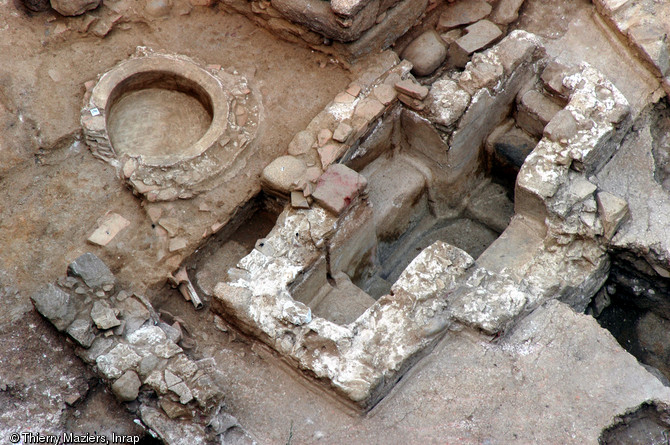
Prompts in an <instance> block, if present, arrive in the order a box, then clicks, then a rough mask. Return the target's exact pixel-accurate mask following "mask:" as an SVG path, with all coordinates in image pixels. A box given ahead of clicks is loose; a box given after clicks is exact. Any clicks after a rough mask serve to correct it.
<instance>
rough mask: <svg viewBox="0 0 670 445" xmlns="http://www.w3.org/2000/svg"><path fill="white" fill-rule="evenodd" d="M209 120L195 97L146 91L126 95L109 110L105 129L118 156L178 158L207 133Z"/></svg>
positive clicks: (174, 92) (178, 92)
mask: <svg viewBox="0 0 670 445" xmlns="http://www.w3.org/2000/svg"><path fill="white" fill-rule="evenodd" d="M211 121H212V119H211V117H210V116H209V114H208V113H207V110H205V108H204V107H203V106H202V104H201V103H200V102H199V101H198V100H197V99H196V98H194V97H192V96H189V95H188V94H185V93H182V92H180V91H175V90H165V89H162V88H147V89H144V90H138V91H131V92H129V93H127V94H125V95H124V96H123V97H121V99H120V100H119V101H118V102H117V103H116V104H115V105H114V106H113V107H112V111H111V113H110V116H109V118H108V122H107V127H108V131H109V137H110V139H111V142H112V146H113V147H114V149H115V150H116V152H117V153H119V154H129V155H148V156H165V155H178V154H179V152H180V150H183V149H185V148H186V147H189V146H190V145H193V144H194V143H195V142H197V141H198V139H200V138H201V137H202V135H203V134H205V132H206V131H207V128H208V127H209V124H210V122H211Z"/></svg>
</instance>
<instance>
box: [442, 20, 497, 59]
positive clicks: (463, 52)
mask: <svg viewBox="0 0 670 445" xmlns="http://www.w3.org/2000/svg"><path fill="white" fill-rule="evenodd" d="M465 31H466V34H465V35H464V36H463V37H461V38H460V39H458V40H456V41H455V42H454V43H453V44H452V45H451V46H450V47H449V57H450V58H451V59H450V60H451V62H452V63H453V64H454V65H455V66H457V67H460V68H462V67H464V66H465V65H466V64H467V63H468V61H469V60H470V55H471V54H472V53H474V52H476V51H479V50H482V49H484V48H486V47H487V46H489V45H490V44H491V43H493V42H495V41H496V40H497V39H498V38H499V37H500V36H502V31H500V28H498V27H497V26H496V25H495V24H493V23H491V22H489V21H488V20H480V21H478V22H477V23H473V24H472V25H470V26H468V27H467V28H465Z"/></svg>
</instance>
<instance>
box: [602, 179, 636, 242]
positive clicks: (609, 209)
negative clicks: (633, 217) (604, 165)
mask: <svg viewBox="0 0 670 445" xmlns="http://www.w3.org/2000/svg"><path fill="white" fill-rule="evenodd" d="M596 199H597V201H598V214H599V215H600V220H601V221H602V224H603V230H604V236H605V238H606V239H608V240H609V239H612V237H613V236H614V234H615V233H616V231H617V230H619V227H620V226H621V224H623V223H624V222H625V220H626V218H628V216H629V212H628V203H627V202H626V201H625V200H623V199H621V198H619V197H618V196H615V195H613V194H611V193H608V192H605V191H600V192H598V193H597V194H596Z"/></svg>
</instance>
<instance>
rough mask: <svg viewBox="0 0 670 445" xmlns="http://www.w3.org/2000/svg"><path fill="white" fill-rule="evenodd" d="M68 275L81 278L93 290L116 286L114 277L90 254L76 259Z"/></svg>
mask: <svg viewBox="0 0 670 445" xmlns="http://www.w3.org/2000/svg"><path fill="white" fill-rule="evenodd" d="M68 273H69V274H71V275H73V276H75V277H80V278H81V279H82V280H84V283H86V285H87V286H88V287H90V288H91V289H99V288H102V287H103V286H105V285H113V284H114V281H115V279H114V275H113V274H112V271H110V270H109V268H108V267H107V265H106V264H105V263H104V262H103V261H102V260H101V259H100V258H98V257H97V256H95V255H94V254H92V253H90V252H88V253H85V254H83V255H81V256H80V257H78V258H77V259H75V260H74V261H73V262H72V263H70V265H69V266H68Z"/></svg>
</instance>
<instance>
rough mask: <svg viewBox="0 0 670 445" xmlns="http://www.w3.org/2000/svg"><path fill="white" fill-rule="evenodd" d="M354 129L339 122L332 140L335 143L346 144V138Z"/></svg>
mask: <svg viewBox="0 0 670 445" xmlns="http://www.w3.org/2000/svg"><path fill="white" fill-rule="evenodd" d="M353 130H354V129H353V128H351V125H349V124H346V123H344V122H341V123H340V125H338V126H337V128H336V129H335V132H333V140H335V141H337V142H346V140H347V138H348V137H349V136H350V135H351V132H352V131H353Z"/></svg>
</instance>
